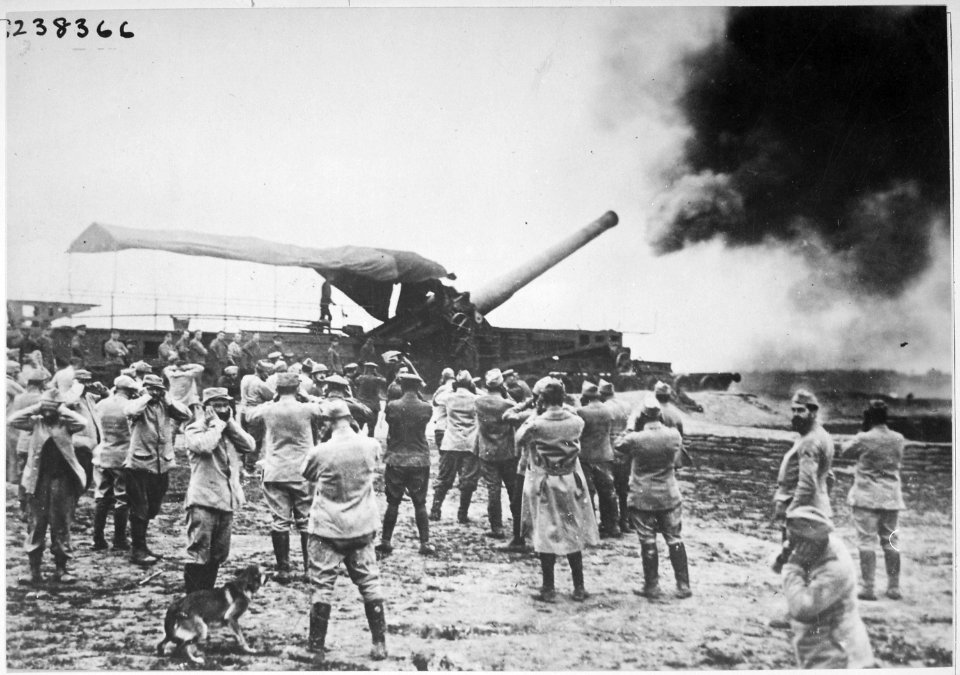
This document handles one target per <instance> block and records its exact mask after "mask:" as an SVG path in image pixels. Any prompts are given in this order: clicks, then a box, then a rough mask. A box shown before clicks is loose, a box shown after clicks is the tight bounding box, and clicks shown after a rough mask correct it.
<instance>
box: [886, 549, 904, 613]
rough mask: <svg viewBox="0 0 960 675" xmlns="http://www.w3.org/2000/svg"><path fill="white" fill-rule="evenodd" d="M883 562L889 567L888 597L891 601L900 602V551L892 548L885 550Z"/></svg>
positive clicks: (901, 595)
mask: <svg viewBox="0 0 960 675" xmlns="http://www.w3.org/2000/svg"><path fill="white" fill-rule="evenodd" d="M883 562H884V564H885V565H886V567H887V597H888V598H890V599H891V600H900V599H902V598H903V594H902V593H901V592H900V551H896V550H894V549H892V548H885V549H883Z"/></svg>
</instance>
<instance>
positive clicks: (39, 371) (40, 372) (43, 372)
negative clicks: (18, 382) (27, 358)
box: [27, 368, 50, 382]
mask: <svg viewBox="0 0 960 675" xmlns="http://www.w3.org/2000/svg"><path fill="white" fill-rule="evenodd" d="M49 379H50V371H49V370H47V369H46V368H34V369H33V370H31V371H30V373H29V374H28V375H27V382H46V381H47V380H49Z"/></svg>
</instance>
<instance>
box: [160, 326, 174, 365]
mask: <svg viewBox="0 0 960 675" xmlns="http://www.w3.org/2000/svg"><path fill="white" fill-rule="evenodd" d="M177 355H178V352H177V348H176V346H175V345H174V344H173V333H164V334H163V342H161V343H160V346H159V347H157V356H158V360H159V361H160V364H159V367H160V368H163V367H164V366H166V365H168V364H170V363H171V362H173V361H174V360H175V359H176V358H177Z"/></svg>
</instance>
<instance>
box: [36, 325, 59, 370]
mask: <svg viewBox="0 0 960 675" xmlns="http://www.w3.org/2000/svg"><path fill="white" fill-rule="evenodd" d="M37 349H38V350H39V351H40V355H41V357H42V358H43V366H44V367H45V368H48V369H53V368H56V367H57V366H56V363H55V357H54V354H53V330H52V329H51V328H50V326H45V327H44V328H43V329H41V330H40V335H39V336H38V337H37Z"/></svg>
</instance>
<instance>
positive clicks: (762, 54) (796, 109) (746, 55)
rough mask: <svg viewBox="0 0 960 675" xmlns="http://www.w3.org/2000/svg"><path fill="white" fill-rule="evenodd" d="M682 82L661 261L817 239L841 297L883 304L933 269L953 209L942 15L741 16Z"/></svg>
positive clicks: (688, 64) (827, 10)
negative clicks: (840, 274)
mask: <svg viewBox="0 0 960 675" xmlns="http://www.w3.org/2000/svg"><path fill="white" fill-rule="evenodd" d="M684 67H685V68H684V69H685V71H686V73H687V80H686V85H685V87H684V89H683V90H682V91H681V93H680V96H679V99H678V103H679V107H680V110H681V112H682V114H683V115H684V117H685V118H686V122H687V124H688V126H689V127H690V128H691V130H692V136H691V137H690V139H689V140H688V141H687V143H686V146H685V148H684V157H683V162H682V165H681V169H680V171H679V172H675V173H674V174H673V175H672V176H671V186H670V188H669V189H668V190H667V191H666V192H665V193H664V194H663V195H661V199H660V203H659V212H658V215H657V220H658V221H659V222H658V223H656V224H655V228H654V232H653V233H652V236H653V245H654V248H655V250H656V251H657V252H658V253H661V254H662V253H668V252H671V251H677V250H679V249H681V248H683V247H684V246H685V245H687V244H691V243H695V242H699V241H706V240H710V239H714V238H718V237H719V238H722V239H723V240H724V241H725V243H726V244H727V245H731V246H739V245H751V244H758V243H761V242H765V241H770V240H771V239H773V240H776V241H781V242H789V243H791V244H793V243H802V242H803V241H804V240H806V239H808V238H811V239H815V240H817V241H818V242H819V243H820V244H822V246H824V247H825V248H826V249H827V250H828V251H829V252H830V253H831V254H832V255H833V256H834V257H836V258H837V259H838V260H840V261H841V262H842V263H843V269H844V270H845V271H844V278H843V279H840V280H838V281H839V284H840V285H842V286H843V287H846V288H850V289H852V290H855V291H859V292H864V293H867V294H870V295H875V296H890V297H895V296H898V295H899V294H900V293H901V292H902V291H903V290H904V289H905V288H906V286H907V285H908V284H909V283H910V282H911V281H912V280H914V279H916V278H917V277H918V276H919V275H920V273H921V272H923V271H924V270H925V269H926V267H927V265H928V264H929V263H930V241H931V237H932V235H933V228H934V227H938V226H936V225H934V223H936V222H940V223H942V222H945V219H944V218H943V216H944V215H945V214H946V212H947V205H948V199H949V179H950V165H949V160H950V158H949V110H948V83H947V28H946V10H945V8H943V7H915V8H896V7H823V8H820V7H776V8H770V7H767V8H740V9H732V10H731V11H730V14H729V17H728V22H727V27H726V31H725V33H724V35H723V36H722V37H721V38H720V39H719V40H718V41H716V42H714V43H713V44H711V45H710V46H708V47H707V48H705V49H702V50H701V51H699V52H696V53H694V54H692V55H690V56H689V57H688V58H687V59H686V60H685V62H684Z"/></svg>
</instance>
